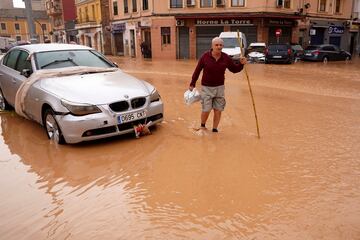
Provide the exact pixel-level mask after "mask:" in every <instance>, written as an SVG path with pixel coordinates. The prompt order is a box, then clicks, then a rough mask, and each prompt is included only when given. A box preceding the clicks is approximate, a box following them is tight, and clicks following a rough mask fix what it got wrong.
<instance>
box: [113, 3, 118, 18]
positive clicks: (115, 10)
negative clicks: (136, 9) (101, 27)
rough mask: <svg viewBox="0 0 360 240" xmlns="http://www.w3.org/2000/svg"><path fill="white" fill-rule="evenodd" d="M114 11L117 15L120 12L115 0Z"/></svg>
mask: <svg viewBox="0 0 360 240" xmlns="http://www.w3.org/2000/svg"><path fill="white" fill-rule="evenodd" d="M113 11H114V15H115V16H116V15H118V14H119V11H118V3H117V1H114V2H113Z"/></svg>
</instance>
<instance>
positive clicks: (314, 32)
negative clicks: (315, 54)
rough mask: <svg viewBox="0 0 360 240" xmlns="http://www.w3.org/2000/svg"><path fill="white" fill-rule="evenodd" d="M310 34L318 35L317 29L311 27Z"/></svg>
mask: <svg viewBox="0 0 360 240" xmlns="http://www.w3.org/2000/svg"><path fill="white" fill-rule="evenodd" d="M309 34H310V36H315V35H316V29H314V28H311V29H310V31H309Z"/></svg>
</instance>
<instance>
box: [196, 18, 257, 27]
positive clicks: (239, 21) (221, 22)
mask: <svg viewBox="0 0 360 240" xmlns="http://www.w3.org/2000/svg"><path fill="white" fill-rule="evenodd" d="M251 24H252V21H251V20H249V19H235V18H234V19H196V20H195V25H197V26H204V25H207V26H209V25H212V26H216V25H221V26H223V25H251Z"/></svg>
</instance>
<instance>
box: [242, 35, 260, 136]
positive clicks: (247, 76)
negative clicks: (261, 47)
mask: <svg viewBox="0 0 360 240" xmlns="http://www.w3.org/2000/svg"><path fill="white" fill-rule="evenodd" d="M237 39H238V42H239V46H240V49H241V57H244V52H243V49H242V46H243V44H242V39H241V40H240V33H239V30H237ZM244 71H245V75H246V79H247V83H248V86H249V91H250V96H251V101H252V105H253V109H254V114H255V121H256V130H257V135H258V138H259V139H260V131H259V123H258V118H257V114H256V108H255V101H254V96H253V93H252V90H251V85H250V80H249V75H248V73H247V71H246V66H245V65H244Z"/></svg>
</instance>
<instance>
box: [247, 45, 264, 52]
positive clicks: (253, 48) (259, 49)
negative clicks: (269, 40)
mask: <svg viewBox="0 0 360 240" xmlns="http://www.w3.org/2000/svg"><path fill="white" fill-rule="evenodd" d="M264 51H265V47H264V46H251V47H250V48H249V52H262V53H263V52H264Z"/></svg>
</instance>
